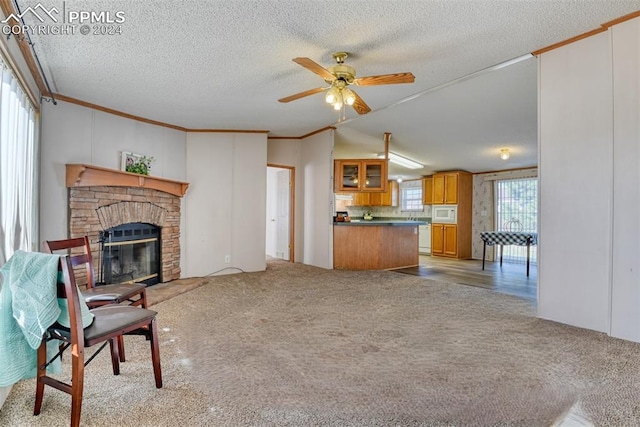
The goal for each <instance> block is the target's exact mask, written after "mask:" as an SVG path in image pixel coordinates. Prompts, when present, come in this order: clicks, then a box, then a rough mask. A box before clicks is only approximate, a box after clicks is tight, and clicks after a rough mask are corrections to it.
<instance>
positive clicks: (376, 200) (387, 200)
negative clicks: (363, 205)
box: [362, 181, 398, 206]
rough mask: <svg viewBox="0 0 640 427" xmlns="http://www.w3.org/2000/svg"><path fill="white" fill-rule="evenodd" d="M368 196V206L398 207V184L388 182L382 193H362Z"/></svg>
mask: <svg viewBox="0 0 640 427" xmlns="http://www.w3.org/2000/svg"><path fill="white" fill-rule="evenodd" d="M362 194H368V195H369V203H370V204H369V206H398V182H397V181H389V182H388V183H387V191H385V192H384V193H362Z"/></svg>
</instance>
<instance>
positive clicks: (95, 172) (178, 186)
mask: <svg viewBox="0 0 640 427" xmlns="http://www.w3.org/2000/svg"><path fill="white" fill-rule="evenodd" d="M66 185H67V187H94V186H114V187H139V188H151V189H153V190H158V191H164V192H165V193H169V194H173V195H174V196H178V197H182V196H184V193H186V192H187V187H189V184H188V183H186V182H180V181H173V180H171V179H166V178H159V177H156V176H149V175H139V174H137V173H131V172H123V171H119V170H115V169H107V168H101V167H98V166H92V165H83V164H67V177H66Z"/></svg>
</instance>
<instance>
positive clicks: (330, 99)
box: [324, 86, 340, 105]
mask: <svg viewBox="0 0 640 427" xmlns="http://www.w3.org/2000/svg"><path fill="white" fill-rule="evenodd" d="M339 95H340V91H339V90H338V88H337V87H335V86H331V89H329V91H328V92H327V95H326V96H325V97H324V100H325V101H326V102H327V104H332V105H333V104H334V103H335V102H336V101H337V100H338V96H339Z"/></svg>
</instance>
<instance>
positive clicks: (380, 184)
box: [333, 159, 387, 193]
mask: <svg viewBox="0 0 640 427" xmlns="http://www.w3.org/2000/svg"><path fill="white" fill-rule="evenodd" d="M333 178H334V183H335V185H334V189H335V191H336V192H345V191H346V192H351V193H352V192H357V191H361V192H378V191H387V160H379V159H355V160H354V159H344V160H335V171H334V176H333Z"/></svg>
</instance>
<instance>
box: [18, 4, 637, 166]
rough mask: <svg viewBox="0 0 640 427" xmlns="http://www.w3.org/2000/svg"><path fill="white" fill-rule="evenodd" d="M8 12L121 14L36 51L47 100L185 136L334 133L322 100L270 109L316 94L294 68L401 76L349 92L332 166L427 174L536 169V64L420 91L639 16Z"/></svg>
mask: <svg viewBox="0 0 640 427" xmlns="http://www.w3.org/2000/svg"><path fill="white" fill-rule="evenodd" d="M17 3H18V4H19V6H20V8H21V10H26V8H27V7H28V6H33V7H35V6H36V5H37V4H38V3H40V4H42V5H44V6H45V7H50V6H57V7H59V8H60V9H61V10H62V7H63V6H64V8H65V10H66V12H69V11H79V10H84V11H94V12H101V11H102V12H110V13H111V14H112V15H115V13H116V12H122V13H123V15H124V17H125V22H123V23H122V24H121V30H122V33H121V34H119V35H94V34H88V35H82V34H79V32H76V34H72V35H34V36H32V40H33V42H34V43H35V50H36V52H37V54H38V57H39V58H40V61H41V62H42V66H43V69H44V71H45V74H46V77H47V78H48V80H49V82H50V84H51V86H52V91H53V92H54V93H60V94H63V95H66V96H69V97H72V98H77V99H79V100H82V101H86V102H90V103H94V104H98V105H101V106H104V107H108V108H113V109H115V110H119V111H122V112H125V113H129V114H133V115H136V116H141V117H145V118H148V119H152V120H157V121H161V122H165V123H169V124H173V125H177V126H182V127H186V128H189V129H253V130H269V131H270V135H271V136H301V135H304V134H307V133H309V132H312V131H314V130H317V129H320V128H323V127H325V126H328V125H332V124H336V122H337V120H338V115H337V114H336V113H335V112H334V111H333V110H332V109H331V108H329V107H328V106H327V105H326V104H325V103H324V100H323V96H322V95H320V94H317V95H313V96H309V97H307V98H303V99H300V100H297V101H293V102H291V103H288V104H283V103H279V102H277V100H278V99H279V98H282V97H284V96H288V95H291V94H294V93H297V92H301V91H304V90H307V89H311V88H315V87H321V86H324V81H323V80H322V79H321V78H320V77H318V76H317V75H315V74H313V73H311V72H310V71H308V70H306V69H304V68H303V67H301V66H299V65H297V64H295V63H294V62H292V61H291V59H292V58H294V57H298V56H303V57H308V58H311V59H313V60H314V61H316V62H318V63H319V64H321V65H323V66H325V67H328V66H330V65H332V62H333V60H332V57H331V54H332V53H333V52H335V51H346V52H348V53H349V58H348V59H347V61H346V62H347V64H348V65H351V66H353V67H355V68H356V70H357V73H358V76H367V75H377V74H387V73H396V72H405V71H410V72H412V73H413V74H414V75H415V77H416V81H415V83H413V84H401V85H389V86H375V87H359V88H357V92H358V93H359V94H360V96H362V98H363V99H364V100H365V101H366V102H367V103H368V104H369V106H370V107H371V108H372V110H373V112H372V113H369V114H368V115H366V116H358V115H357V114H356V113H355V112H354V111H353V110H351V109H348V110H347V112H346V119H347V120H346V121H345V122H344V123H342V124H339V125H338V136H337V148H336V151H337V153H338V154H340V153H353V154H354V155H355V154H358V155H362V156H366V157H369V156H370V155H371V154H372V152H375V151H381V150H380V148H382V132H385V131H387V132H391V133H392V143H391V145H392V149H394V150H395V151H400V152H403V153H404V154H407V155H411V156H413V157H416V158H417V159H418V160H421V161H423V162H425V163H426V164H427V166H428V167H427V168H425V170H423V171H419V173H428V172H431V171H433V170H443V169H448V168H458V167H459V168H464V169H468V170H471V171H485V170H496V169H504V168H509V167H521V166H530V165H535V164H536V148H535V146H536V99H535V96H536V93H535V92H536V64H535V59H529V60H526V61H523V62H519V63H518V64H516V65H512V66H510V67H507V68H502V69H500V70H497V71H493V72H491V73H482V74H481V75H480V76H478V77H474V78H471V79H467V80H464V81H462V82H460V83H456V84H454V85H450V86H447V87H445V88H442V89H439V90H432V89H434V88H437V87H439V86H440V85H443V84H445V83H447V82H451V81H454V80H456V79H458V78H460V77H463V76H467V75H470V74H473V73H475V72H478V71H479V70H483V69H485V68H488V67H491V66H494V65H496V64H500V63H502V62H504V61H507V60H510V59H513V58H516V57H520V56H522V55H524V54H527V53H529V52H532V51H535V50H537V49H540V48H543V47H546V46H549V45H551V44H553V43H556V42H559V41H562V40H565V39H568V38H571V37H573V36H576V35H579V34H582V33H584V32H587V31H590V30H593V29H595V28H598V27H599V26H600V25H601V24H603V23H605V22H607V21H610V20H612V19H615V18H618V17H620V16H623V15H625V14H628V13H631V12H634V11H637V10H640V0H635V1H630V0H629V1H577V0H574V1H568V0H547V1H538V0H530V1H495V0H494V1H488V0H457V1H451V0H445V1H436V0H433V1H391V0H388V1H348V0H342V1H295V0H292V1H178V0H164V1H162V0H158V1H96V0H91V1H80V0H67V1H65V2H64V4H63V2H62V1H57V0H52V1H48V0H44V1H42V0H41V1H39V2H38V1H24V0H18V2H17ZM24 19H25V21H27V23H31V24H34V23H37V22H36V20H35V18H34V17H33V16H31V15H29V14H26V15H25V17H24ZM416 94H421V95H420V96H418V97H416V98H415V99H413V100H411V101H407V102H400V103H399V104H398V105H397V106H393V107H390V108H386V107H388V106H389V105H392V104H394V103H397V102H399V101H402V100H405V99H407V98H409V97H411V96H413V95H416ZM376 143H378V144H379V146H377V147H376V146H375V145H376ZM370 146H371V147H370ZM500 146H509V147H510V148H512V151H513V153H514V155H513V156H512V159H511V160H510V162H509V164H507V163H505V162H499V161H497V160H496V159H497V154H496V153H497V151H496V150H497V149H498V148H499V147H500ZM404 171H405V172H407V175H405V176H411V174H410V173H409V171H408V170H404ZM392 172H396V173H402V172H403V170H399V171H398V170H395V169H394V170H392Z"/></svg>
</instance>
